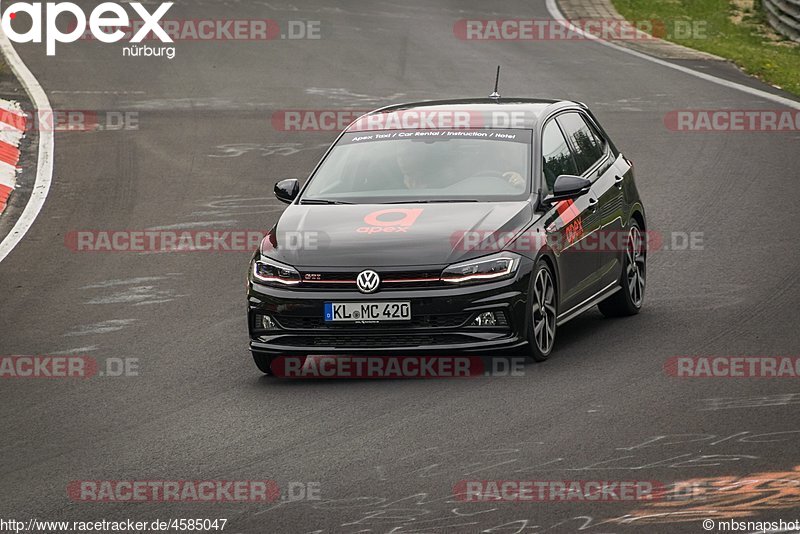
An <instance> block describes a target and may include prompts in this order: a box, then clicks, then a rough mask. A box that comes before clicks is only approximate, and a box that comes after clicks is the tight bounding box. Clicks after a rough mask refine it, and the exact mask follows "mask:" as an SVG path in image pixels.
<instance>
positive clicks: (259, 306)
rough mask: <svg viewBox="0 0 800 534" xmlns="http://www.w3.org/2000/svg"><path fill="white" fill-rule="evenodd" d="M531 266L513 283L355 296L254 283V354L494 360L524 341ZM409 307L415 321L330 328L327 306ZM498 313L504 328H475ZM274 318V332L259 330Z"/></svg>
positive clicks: (250, 318) (523, 266)
mask: <svg viewBox="0 0 800 534" xmlns="http://www.w3.org/2000/svg"><path fill="white" fill-rule="evenodd" d="M531 268H532V265H531V264H529V263H527V262H523V263H522V264H521V265H520V267H519V269H518V271H517V274H516V276H515V277H514V278H513V279H508V280H502V281H499V282H492V283H484V284H476V285H466V286H461V287H444V288H424V289H393V290H388V289H387V290H381V291H378V292H376V293H373V294H369V295H366V294H363V293H360V292H358V291H350V290H344V291H342V290H313V289H312V290H304V289H283V288H274V287H268V286H264V285H261V284H258V283H254V282H253V281H252V280H251V281H249V282H248V294H247V298H248V328H249V332H250V349H251V350H252V351H254V352H258V353H261V354H266V355H272V356H281V355H310V354H325V355H331V354H342V355H345V354H362V355H363V354H372V355H387V356H388V355H406V354H427V355H455V354H461V353H470V354H481V355H487V356H489V355H492V354H491V353H494V352H496V351H504V352H507V351H511V350H515V349H520V348H522V347H523V346H524V345H525V344H526V343H527V341H526V335H527V330H526V324H527V314H526V309H527V305H526V302H527V293H528V287H529V283H530V272H531ZM370 301H372V302H380V301H410V302H411V321H408V322H397V323H381V324H338V323H337V324H331V323H325V322H324V320H323V313H324V305H325V303H326V302H365V303H367V302H370ZM487 311H491V312H495V314H501V315H498V317H502V318H503V319H504V320H503V321H502V322H503V323H504V324H501V325H498V326H493V327H486V326H469V324H470V323H471V322H472V319H473V318H474V317H475V316H476V315H477V314H479V313H481V312H487ZM258 315H269V316H270V317H272V318H273V319H274V321H275V322H277V323H278V327H277V329H275V330H269V331H267V330H263V329H260V328H259V327H258V326H259V321H258V318H257V316H258Z"/></svg>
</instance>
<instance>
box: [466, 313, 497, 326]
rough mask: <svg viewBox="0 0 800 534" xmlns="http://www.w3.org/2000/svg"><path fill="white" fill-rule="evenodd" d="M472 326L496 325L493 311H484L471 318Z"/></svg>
mask: <svg viewBox="0 0 800 534" xmlns="http://www.w3.org/2000/svg"><path fill="white" fill-rule="evenodd" d="M472 326H497V317H495V315H494V312H484V313H481V314H479V315H478V316H477V317H475V319H473V320H472Z"/></svg>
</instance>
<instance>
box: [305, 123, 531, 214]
mask: <svg viewBox="0 0 800 534" xmlns="http://www.w3.org/2000/svg"><path fill="white" fill-rule="evenodd" d="M530 146H531V131H530V130H496V129H494V130H489V129H484V130H391V131H386V130H384V131H368V132H356V133H346V134H344V135H343V136H342V138H341V139H340V140H339V142H338V143H337V144H336V146H335V147H334V148H333V150H331V152H330V153H329V154H328V156H327V157H326V158H325V160H324V161H323V162H322V165H320V167H319V169H318V170H317V172H316V173H315V174H314V175H313V176H312V178H311V182H310V184H309V185H308V187H307V189H306V190H305V192H304V193H303V197H302V199H301V202H303V201H308V202H309V203H311V202H313V201H317V202H323V201H330V202H348V203H357V204H365V203H389V202H398V203H399V202H437V201H438V202H447V201H450V202H458V201H513V200H522V199H524V198H527V197H528V195H529V193H530V182H531V180H530V161H531V157H530V153H529V151H530Z"/></svg>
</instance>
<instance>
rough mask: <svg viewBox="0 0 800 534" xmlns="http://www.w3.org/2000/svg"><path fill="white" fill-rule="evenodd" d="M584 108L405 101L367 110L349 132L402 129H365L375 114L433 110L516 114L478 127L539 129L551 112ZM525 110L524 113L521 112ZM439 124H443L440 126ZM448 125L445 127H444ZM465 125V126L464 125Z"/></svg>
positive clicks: (526, 101) (374, 125)
mask: <svg viewBox="0 0 800 534" xmlns="http://www.w3.org/2000/svg"><path fill="white" fill-rule="evenodd" d="M576 106H579V107H583V108H586V106H585V104H582V103H580V102H574V101H571V100H554V99H544V98H506V97H502V98H498V99H494V98H464V99H456V100H427V101H421V102H409V103H405V104H394V105H391V106H386V107H383V108H379V109H376V110H373V111H370V112H369V113H366V114H364V115H362V116H361V117H359V118H358V119H356V120H355V121H353V123H352V124H350V125H349V126H348V127H347V128H346V129H345V132H354V131H364V129H368V130H393V129H400V128H399V127H398V126H397V123H395V125H394V126H392V125H391V124H389V123H383V124H382V123H381V122H371V127H369V128H364V121H366V120H368V118H369V117H371V116H373V117H374V116H375V115H391V114H399V115H402V114H405V113H414V112H419V113H421V114H422V113H424V112H426V111H427V112H431V111H433V109H432V108H434V109H435V111H436V113H459V112H462V113H468V114H469V116H470V117H487V116H492V115H495V116H496V114H498V113H499V114H504V113H505V114H509V116H510V115H511V114H515V115H514V117H515V120H514V124H513V125H503V124H487V122H486V121H485V120H481V121H475V123H476V124H475V125H474V126H470V127H474V128H504V129H535V128H536V126H537V124H538V123H539V120H540V119H541V118H542V117H543V116H545V115H549V114H550V112H551V111H555V110H558V109H561V108H569V107H573V108H574V107H576ZM520 112H521V113H520ZM478 122H479V123H478ZM437 127H439V126H437ZM441 127H442V128H444V126H441ZM462 127H463V126H462ZM422 128H424V127H418V128H414V127H408V128H404V129H411V130H414V129H422Z"/></svg>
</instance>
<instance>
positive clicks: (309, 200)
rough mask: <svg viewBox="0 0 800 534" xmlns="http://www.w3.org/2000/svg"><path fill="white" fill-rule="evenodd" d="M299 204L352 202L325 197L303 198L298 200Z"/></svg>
mask: <svg viewBox="0 0 800 534" xmlns="http://www.w3.org/2000/svg"><path fill="white" fill-rule="evenodd" d="M300 204H352V202H345V201H343V200H330V199H327V198H304V199H301V200H300Z"/></svg>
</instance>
